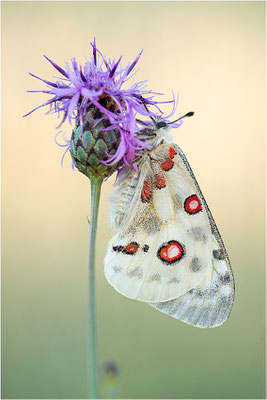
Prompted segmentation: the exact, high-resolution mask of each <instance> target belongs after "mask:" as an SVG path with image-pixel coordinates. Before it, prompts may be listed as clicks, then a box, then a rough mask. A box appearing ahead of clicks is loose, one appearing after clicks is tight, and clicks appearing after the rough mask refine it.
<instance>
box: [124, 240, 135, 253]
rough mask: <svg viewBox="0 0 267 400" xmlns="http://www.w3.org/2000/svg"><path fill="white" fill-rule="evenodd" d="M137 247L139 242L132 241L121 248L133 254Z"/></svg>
mask: <svg viewBox="0 0 267 400" xmlns="http://www.w3.org/2000/svg"><path fill="white" fill-rule="evenodd" d="M138 249H139V244H138V243H136V242H132V243H129V244H127V246H126V247H125V249H124V250H123V253H126V254H131V255H133V254H135V253H136V252H137V250H138Z"/></svg>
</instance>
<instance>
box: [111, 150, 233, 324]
mask: <svg viewBox="0 0 267 400" xmlns="http://www.w3.org/2000/svg"><path fill="white" fill-rule="evenodd" d="M112 201H113V216H114V217H113V219H114V221H113V225H114V226H116V227H117V228H118V229H119V231H118V233H117V234H116V235H115V236H114V237H113V238H112V239H111V241H110V243H109V246H108V251H107V255H106V257H105V275H106V278H107V280H108V282H109V283H110V284H111V285H112V286H114V288H115V289H116V290H117V291H118V292H120V293H121V294H124V295H125V296H127V297H130V298H133V299H137V300H140V301H145V302H148V303H150V305H152V306H153V307H155V308H157V309H159V310H160V311H162V312H164V313H167V314H169V315H171V316H173V317H175V318H179V319H181V320H183V321H185V322H187V323H190V324H192V325H195V326H203V327H204V326H215V324H216V321H215V317H214V313H215V311H216V309H217V312H219V311H220V313H221V315H222V314H224V315H227V316H228V315H229V313H230V309H231V305H232V302H233V292H234V281H233V275H232V271H231V267H230V263H229V259H228V256H227V254H226V251H225V248H224V246H223V243H222V240H221V238H220V235H219V233H218V230H217V228H216V225H215V223H214V220H213V218H212V216H211V213H210V211H209V209H208V207H207V205H206V202H205V200H204V198H203V195H202V193H201V191H200V189H199V186H198V184H197V182H196V180H195V177H194V175H193V173H192V170H191V168H190V166H189V164H188V162H187V160H186V158H185V156H184V155H183V153H182V151H181V150H180V149H179V147H178V146H176V145H171V147H170V146H168V145H161V146H159V147H158V148H156V149H155V150H153V151H152V152H150V156H149V157H148V158H147V159H144V160H143V162H142V163H141V164H140V167H139V173H138V174H137V173H135V172H134V171H133V170H131V171H130V172H128V174H125V175H124V177H123V178H122V180H121V181H120V182H119V187H118V189H117V190H116V192H115V194H114V196H113V199H112ZM223 277H224V278H223ZM226 278H227V279H226ZM222 282H223V284H222ZM204 294H205V295H204ZM226 297H227V299H228V300H227V301H226ZM222 301H223V304H224V307H222V306H221V303H222ZM226 303H227V306H226ZM208 309H212V310H213V311H210V313H211V314H212V315H213V317H212V318H213V319H212V322H210V321H208V319H207V317H205V318H204V314H205V315H206V314H207V310H208ZM222 309H224V310H226V309H227V312H226V311H224V312H222ZM193 310H194V312H193ZM203 310H205V312H204V311H203ZM214 310H215V311H214ZM218 320H220V321H222V320H223V317H222V316H221V317H220V318H219V319H218ZM217 322H218V321H217ZM222 322H223V321H222ZM222 322H221V323H222ZM205 324H206V325H205Z"/></svg>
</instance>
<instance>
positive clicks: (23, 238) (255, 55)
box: [1, 2, 265, 399]
mask: <svg viewBox="0 0 267 400" xmlns="http://www.w3.org/2000/svg"><path fill="white" fill-rule="evenodd" d="M1 5H2V397H3V398H27V399H31V398H55V399H57V398H70V399H74V398H86V397H87V383H86V379H87V366H86V356H87V351H86V346H87V342H86V340H87V339H86V337H87V257H88V255H87V253H88V223H87V220H86V216H88V215H89V212H90V185H89V181H88V180H87V178H86V177H85V176H83V175H82V174H81V173H79V172H78V171H72V169H71V161H70V156H69V155H67V156H66V158H65V162H64V167H63V168H61V166H60V159H61V155H62V149H61V148H59V147H58V146H57V145H56V144H55V143H54V136H55V134H56V133H57V130H56V128H55V127H56V126H57V124H58V122H59V121H58V119H57V117H56V116H55V115H53V116H46V115H45V111H46V110H45V109H41V110H38V111H36V112H35V113H33V114H32V115H31V116H29V117H27V118H22V115H23V114H25V113H27V112H28V111H30V110H31V109H33V108H34V107H35V106H37V105H39V104H41V103H42V102H44V101H45V100H46V96H45V95H42V94H29V93H26V90H29V89H31V90H36V89H40V88H41V89H43V88H44V85H42V83H41V82H39V81H37V80H35V79H34V78H31V77H30V76H29V75H28V72H29V71H30V72H32V73H34V74H36V75H38V76H41V77H42V78H45V79H51V78H52V77H53V76H54V74H55V71H54V70H53V67H52V66H51V65H50V64H49V63H48V62H47V61H46V60H45V59H44V58H43V54H45V55H47V56H48V57H49V58H51V59H52V60H54V61H55V62H57V63H58V64H59V65H62V66H63V65H64V62H65V61H69V60H70V59H71V58H72V57H74V56H75V57H76V58H77V60H78V61H79V62H81V63H83V62H84V61H85V57H87V58H89V57H90V56H91V46H90V45H89V41H91V40H92V39H93V37H94V36H96V40H97V46H98V48H99V49H100V50H101V51H102V53H103V54H104V55H105V56H107V57H111V58H113V57H116V58H118V57H119V56H120V55H121V54H123V59H124V61H125V62H130V61H132V60H133V59H134V58H135V57H136V55H137V54H138V52H139V51H140V50H141V49H144V52H143V55H142V57H141V59H140V61H139V63H138V64H139V68H140V71H139V72H138V73H137V75H136V78H135V79H136V80H144V79H148V81H149V82H148V87H149V88H151V89H152V90H155V91H158V92H162V93H165V96H164V99H166V100H168V99H170V98H171V97H172V94H171V91H172V90H174V92H175V93H177V92H179V96H180V97H179V105H178V108H177V111H176V114H175V116H174V117H176V118H178V117H179V116H181V115H183V114H185V113H186V112H188V111H195V116H194V117H193V118H190V119H187V120H185V121H184V124H183V125H182V127H181V128H179V129H177V130H176V131H175V132H174V137H175V142H176V143H177V144H178V145H179V146H180V147H181V148H182V149H183V151H184V152H185V154H186V155H187V158H188V160H189V162H190V164H191V166H192V168H193V170H194V172H195V174H196V176H197V179H198V181H199V184H200V186H201V188H202V190H203V192H204V195H205V197H206V200H207V202H208V204H209V206H210V208H211V210H212V212H213V215H214V217H215V220H216V222H217V225H218V227H219V229H220V232H221V234H222V237H223V239H224V241H225V244H226V248H227V249H228V252H229V255H230V258H231V261H232V266H233V270H234V273H235V278H236V290H237V293H236V299H235V304H234V308H233V311H232V315H231V317H230V319H229V320H228V321H227V322H226V323H225V324H224V325H223V326H221V327H219V328H215V329H210V330H201V329H198V328H194V327H191V326H187V325H185V324H184V323H182V322H179V321H177V320H174V319H172V318H170V317H168V316H166V315H164V314H162V313H160V312H158V311H156V310H154V309H152V308H151V307H149V306H147V305H145V304H143V303H139V302H136V301H133V300H129V299H127V298H125V297H123V296H121V295H120V294H118V293H117V292H116V291H115V290H114V289H113V288H112V287H110V286H109V285H108V284H107V282H106V280H105V277H104V274H103V258H104V255H105V251H106V246H107V242H108V240H109V239H110V238H111V237H112V235H113V232H112V230H111V228H110V227H109V222H108V196H109V194H110V193H111V191H112V185H113V183H114V179H115V176H113V177H111V178H110V179H108V180H107V181H106V182H105V184H104V187H103V192H102V199H101V209H100V219H99V231H98V240H97V318H98V326H97V328H98V351H99V362H100V364H101V365H102V364H103V363H105V362H107V361H112V362H113V363H114V362H115V363H116V365H118V367H119V370H118V371H119V379H120V384H119V385H120V395H119V396H120V398H136V399H141V398H200V399H201V398H245V399H247V398H249V399H251V398H264V388H265V384H264V355H265V352H264V337H265V336H264V214H265V210H264V206H265V202H264V196H265V191H264V109H265V97H264V92H265V81H264V79H265V78H264V72H265V71H264V12H265V11H264V7H265V4H264V2H2V4H1ZM166 111H167V112H170V111H171V110H170V108H169V107H166ZM64 128H65V131H66V133H67V135H69V134H70V133H71V127H70V126H69V125H68V123H66V124H65V127H64Z"/></svg>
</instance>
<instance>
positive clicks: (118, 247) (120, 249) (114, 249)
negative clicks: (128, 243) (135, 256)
mask: <svg viewBox="0 0 267 400" xmlns="http://www.w3.org/2000/svg"><path fill="white" fill-rule="evenodd" d="M123 249H124V247H123V246H113V247H112V250H113V251H117V252H118V253H120V252H121V251H122V250H123Z"/></svg>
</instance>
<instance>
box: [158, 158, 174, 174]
mask: <svg viewBox="0 0 267 400" xmlns="http://www.w3.org/2000/svg"><path fill="white" fill-rule="evenodd" d="M173 165H174V162H173V161H172V160H170V159H169V158H168V159H167V160H165V161H163V162H162V163H161V164H160V168H161V169H163V171H170V169H172V167H173Z"/></svg>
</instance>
